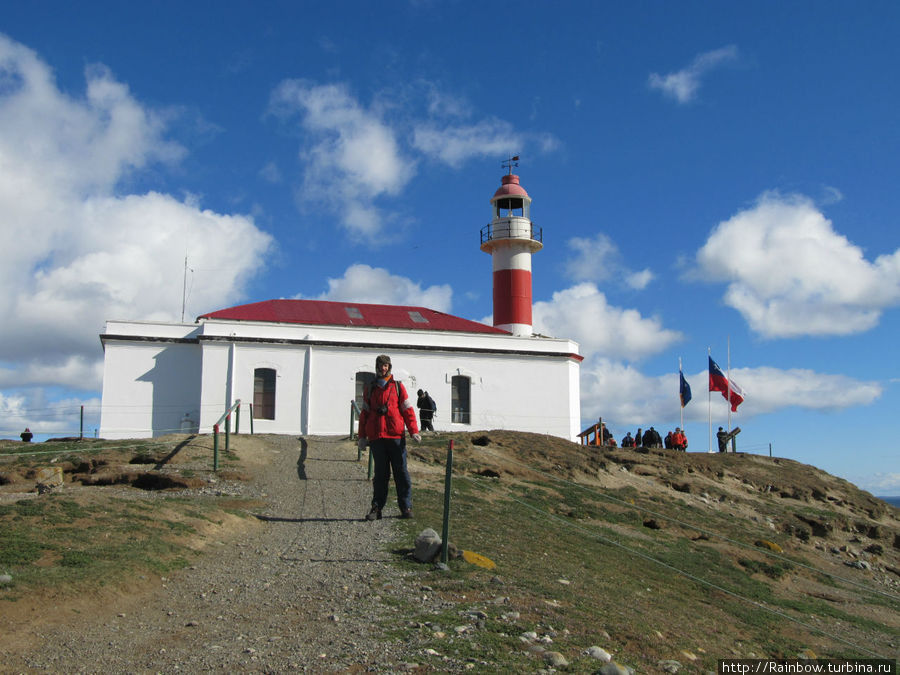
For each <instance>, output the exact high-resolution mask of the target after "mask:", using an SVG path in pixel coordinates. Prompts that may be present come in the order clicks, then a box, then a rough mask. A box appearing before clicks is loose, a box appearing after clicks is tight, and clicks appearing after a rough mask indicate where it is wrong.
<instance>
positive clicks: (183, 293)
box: [181, 253, 194, 323]
mask: <svg viewBox="0 0 900 675" xmlns="http://www.w3.org/2000/svg"><path fill="white" fill-rule="evenodd" d="M188 269H190V268H189V267H188V265H187V253H185V254H184V282H183V283H182V284H181V323H184V306H185V304H186V303H187V273H188ZM193 271H194V270H193V269H191V272H193ZM191 286H193V284H191Z"/></svg>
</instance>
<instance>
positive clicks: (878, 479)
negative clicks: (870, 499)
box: [854, 472, 900, 497]
mask: <svg viewBox="0 0 900 675" xmlns="http://www.w3.org/2000/svg"><path fill="white" fill-rule="evenodd" d="M854 482H856V484H857V485H859V486H860V487H862V488H864V489H865V490H868V491H869V492H871V493H872V494H873V495H875V496H877V497H891V496H895V495H900V473H897V472H894V473H876V474H875V475H873V476H865V477H864V478H861V479H860V480H858V481H854Z"/></svg>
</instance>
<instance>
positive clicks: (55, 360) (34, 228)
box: [0, 35, 271, 390]
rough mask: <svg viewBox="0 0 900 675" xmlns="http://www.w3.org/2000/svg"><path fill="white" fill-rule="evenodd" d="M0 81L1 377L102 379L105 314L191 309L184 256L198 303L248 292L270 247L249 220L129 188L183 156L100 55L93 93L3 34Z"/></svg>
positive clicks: (172, 313) (146, 315)
mask: <svg viewBox="0 0 900 675" xmlns="http://www.w3.org/2000/svg"><path fill="white" fill-rule="evenodd" d="M0 83H2V86H0V213H2V214H3V217H2V218H0V242H2V244H3V245H2V246H0V283H2V284H3V289H4V292H3V294H2V295H0V324H2V325H3V331H0V353H2V354H3V360H4V362H5V364H6V366H7V367H5V368H4V369H2V370H0V386H3V387H5V388H14V387H32V388H33V387H36V386H51V385H54V386H66V387H72V388H78V389H82V390H88V389H94V388H96V387H97V386H98V385H99V370H98V367H99V366H98V364H99V362H100V360H101V359H102V352H101V350H100V343H99V339H98V335H99V333H101V332H102V330H103V325H104V321H105V320H107V319H110V318H135V319H166V320H178V319H179V318H180V311H181V300H182V281H183V267H184V256H185V253H188V255H189V256H190V264H191V267H193V268H194V269H196V270H198V271H197V273H196V275H195V278H194V284H193V289H192V296H191V297H192V300H193V301H194V305H193V306H196V307H198V308H199V309H201V310H209V309H210V308H211V307H212V308H215V307H217V306H220V305H223V304H225V303H227V302H231V301H233V300H235V299H237V298H238V297H239V296H240V294H241V292H242V290H243V287H244V284H245V283H246V281H247V279H248V278H249V277H250V276H251V275H252V274H254V273H255V272H256V271H257V270H258V269H259V267H260V265H261V263H262V260H263V254H264V253H265V251H266V250H267V249H268V248H269V246H270V245H271V239H270V237H269V236H268V235H266V234H264V233H263V232H261V231H260V230H259V229H257V228H256V226H255V225H254V223H253V221H252V220H251V219H250V218H248V217H246V216H242V215H223V214H218V213H213V212H212V211H208V210H202V209H201V208H200V207H199V206H198V205H197V204H196V203H195V202H194V201H193V200H192V199H186V200H183V201H179V200H177V199H175V198H173V197H171V196H168V195H163V194H158V193H154V192H150V193H148V194H141V195H138V194H131V195H129V194H122V193H120V192H119V190H120V189H121V187H120V186H121V185H122V184H123V182H124V180H125V179H127V178H129V177H130V176H132V175H134V174H135V173H136V172H137V171H139V170H141V169H144V168H149V167H151V166H152V165H157V166H158V165H159V164H160V163H161V162H166V163H169V162H174V161H176V160H178V159H179V158H180V157H181V156H182V155H183V153H184V150H183V149H182V148H181V147H180V146H178V145H177V144H176V143H173V142H171V141H169V140H168V139H167V138H166V127H165V119H166V115H164V114H161V113H158V112H156V111H154V110H151V109H149V108H147V107H145V106H144V105H142V104H141V103H140V102H139V101H137V100H136V99H135V98H134V97H133V96H132V95H131V93H130V92H129V91H128V88H127V87H126V86H125V85H124V84H121V83H119V82H117V81H116V80H115V79H114V77H113V76H112V75H111V73H110V72H109V71H108V70H107V69H106V68H103V67H102V66H92V67H89V68H88V69H87V71H86V90H85V93H84V95H83V96H81V97H78V96H76V95H70V94H63V93H62V92H60V91H59V89H58V88H57V86H56V83H55V81H54V78H53V74H52V72H51V71H50V69H49V68H48V67H47V65H46V64H44V63H43V62H42V61H41V60H40V58H39V57H38V56H37V55H36V54H35V53H34V52H33V51H32V50H30V49H28V48H26V47H24V46H22V45H20V44H18V43H15V42H13V41H11V40H10V39H8V38H6V37H4V36H2V35H0ZM23 233H27V235H26V236H23ZM212 268H214V269H215V270H216V274H215V277H213V276H211V275H208V274H207V276H205V278H204V277H203V274H204V272H203V271H202V270H208V269H212ZM198 313H199V312H198ZM12 363H15V364H17V365H15V366H12V365H10V364H12ZM0 367H2V366H0ZM54 372H55V374H54Z"/></svg>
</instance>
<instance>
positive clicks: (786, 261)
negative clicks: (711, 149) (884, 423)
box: [696, 193, 900, 338]
mask: <svg viewBox="0 0 900 675" xmlns="http://www.w3.org/2000/svg"><path fill="white" fill-rule="evenodd" d="M697 263H698V270H697V271H696V274H697V275H698V276H700V277H702V278H704V279H707V280H709V281H725V282H727V283H728V288H727V290H726V293H725V297H724V301H725V303H726V304H727V305H729V306H730V307H733V308H735V309H736V310H737V311H739V312H740V313H741V314H742V315H743V316H744V318H745V319H746V321H747V322H748V323H749V324H750V326H751V327H752V328H753V330H755V331H756V332H757V333H759V334H761V335H763V336H765V337H770V338H776V337H797V336H801V335H849V334H852V333H859V332H863V331H866V330H868V329H870V328H872V327H873V326H875V325H876V324H877V323H878V320H879V318H880V316H881V313H882V311H883V310H884V309H886V308H888V307H891V306H894V305H897V304H898V303H900V249H898V250H897V251H895V252H894V253H892V254H890V255H882V256H879V257H878V258H876V259H875V260H874V261H873V262H870V261H868V260H866V259H865V257H864V255H863V252H862V250H861V249H860V248H859V247H858V246H855V245H854V244H852V243H851V242H850V241H848V240H847V238H846V237H844V236H843V235H840V234H838V233H837V232H835V231H834V228H833V227H832V223H831V221H829V220H828V219H826V218H825V216H824V215H823V214H822V213H821V212H820V211H819V210H818V209H817V208H816V206H815V205H814V204H813V203H812V202H811V201H810V200H809V199H807V198H805V197H802V196H791V197H782V196H780V195H777V194H772V193H768V194H764V195H762V196H761V197H760V199H759V200H758V201H757V203H756V204H755V205H754V206H753V207H752V208H750V209H747V210H745V211H742V212H740V213H738V214H737V215H735V216H733V217H732V218H730V219H729V220H727V221H725V222H722V223H720V224H719V225H718V226H717V227H716V228H715V229H714V230H713V232H712V234H711V235H710V237H709V239H708V240H707V242H706V244H704V246H703V247H702V248H701V249H700V250H699V251H698V252H697Z"/></svg>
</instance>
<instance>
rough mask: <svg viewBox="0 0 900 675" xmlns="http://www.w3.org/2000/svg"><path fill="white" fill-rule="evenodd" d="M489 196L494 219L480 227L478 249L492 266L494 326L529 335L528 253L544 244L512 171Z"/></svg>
mask: <svg viewBox="0 0 900 675" xmlns="http://www.w3.org/2000/svg"><path fill="white" fill-rule="evenodd" d="M518 159H519V158H518V157H513V158H512V159H510V160H509V163H508V164H507V163H506V162H504V164H505V165H507V166H508V167H509V173H508V174H507V175H505V176H503V178H502V184H501V185H500V187H499V188H498V189H497V191H496V192H495V193H494V196H493V197H491V206H492V207H493V213H494V215H493V218H492V219H491V222H490V224H488V225H485V226H484V227H483V228H481V250H482V251H484V252H485V253H490V254H491V260H492V262H493V268H494V325H495V326H496V327H497V328H502V329H503V330H508V331H509V332H510V333H512V334H513V335H529V336H530V335H531V334H532V331H531V254H532V253H535V252H537V251H540V250H541V249H542V248H543V247H544V244H543V241H542V240H543V237H542V233H541V230H540V229H539V228H536V227H535V226H534V223H532V222H531V197H529V196H528V193H527V192H525V188H523V187H522V186H521V185H520V184H519V177H518V176H517V175H515V174H514V173H513V172H512V168H513V166H518V164H516V163H515V162H516V160H518Z"/></svg>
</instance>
